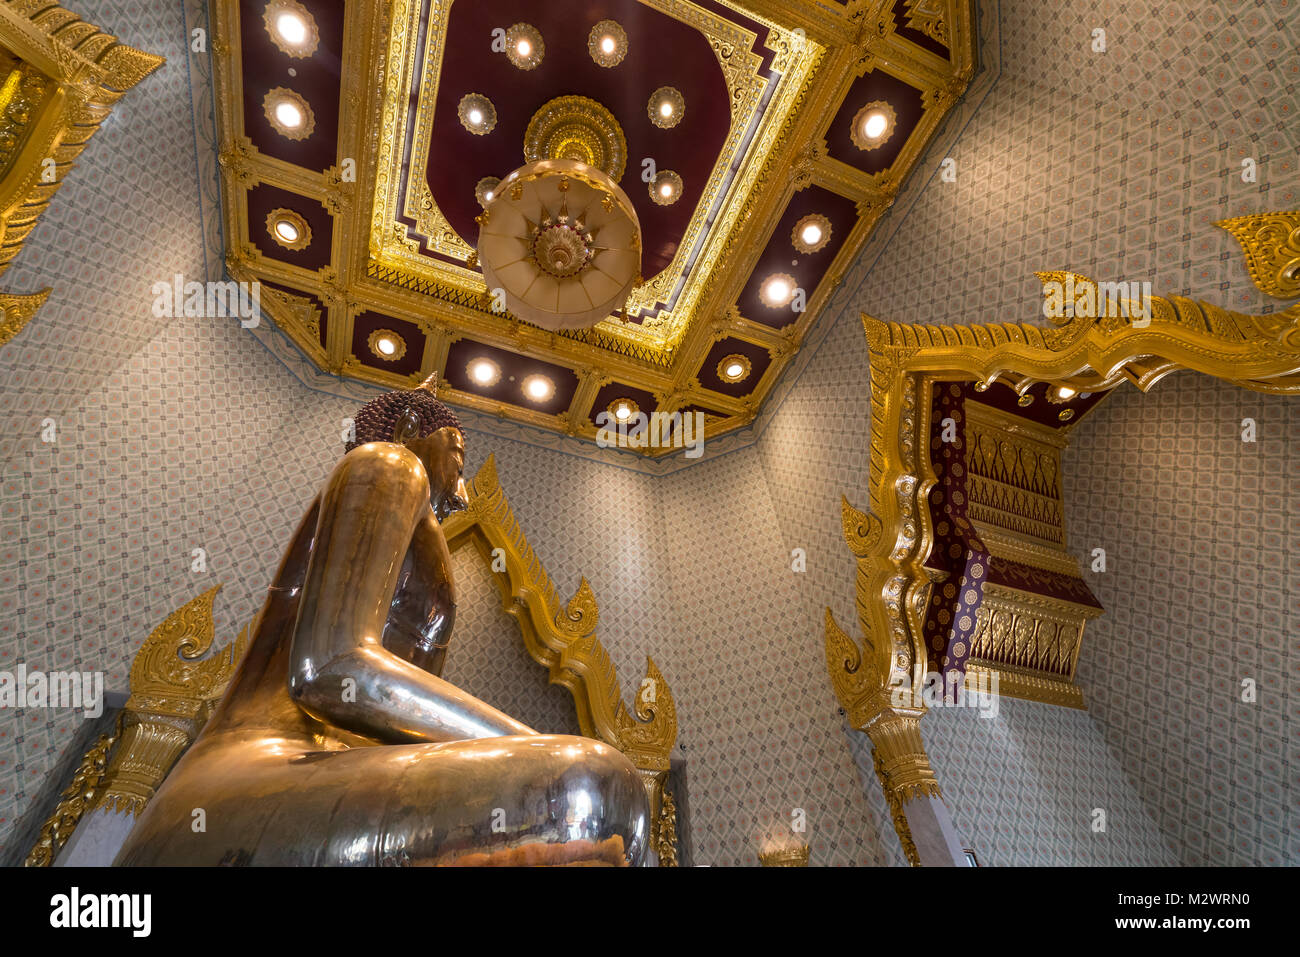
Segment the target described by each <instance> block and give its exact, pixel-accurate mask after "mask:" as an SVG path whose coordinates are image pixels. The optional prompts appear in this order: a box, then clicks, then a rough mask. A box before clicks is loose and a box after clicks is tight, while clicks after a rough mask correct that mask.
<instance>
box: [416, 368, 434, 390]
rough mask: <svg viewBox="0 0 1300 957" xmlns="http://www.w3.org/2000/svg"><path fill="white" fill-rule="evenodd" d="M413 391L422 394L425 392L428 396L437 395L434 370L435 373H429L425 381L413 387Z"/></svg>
mask: <svg viewBox="0 0 1300 957" xmlns="http://www.w3.org/2000/svg"><path fill="white" fill-rule="evenodd" d="M413 391H422V392H427V393H429V395H434V396H436V395H437V394H438V373H437V371H436V370H435V371H433V372H431V373H429V377H428V378H427V379H425V380H424V381H423V382H421V383H420V384H419V385H417V386H416V387H415V390H413Z"/></svg>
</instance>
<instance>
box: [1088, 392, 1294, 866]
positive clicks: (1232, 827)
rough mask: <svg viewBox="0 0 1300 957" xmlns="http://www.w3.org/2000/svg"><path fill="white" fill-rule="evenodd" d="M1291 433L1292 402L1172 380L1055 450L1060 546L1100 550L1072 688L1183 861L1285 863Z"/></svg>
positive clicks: (1095, 419) (1290, 717) (1288, 840)
mask: <svg viewBox="0 0 1300 957" xmlns="http://www.w3.org/2000/svg"><path fill="white" fill-rule="evenodd" d="M1248 417H1249V418H1252V419H1254V420H1255V421H1256V423H1257V428H1258V433H1257V439H1258V441H1256V442H1254V443H1250V442H1243V441H1242V438H1241V436H1242V420H1243V419H1244V418H1248ZM1297 437H1300V401H1297V400H1296V399H1295V398H1290V397H1280V396H1268V395H1259V394H1256V393H1252V392H1246V391H1244V390H1241V389H1237V388H1234V387H1232V386H1230V385H1228V384H1226V383H1222V382H1219V381H1217V380H1214V379H1208V378H1204V377H1200V376H1196V375H1193V374H1191V373H1179V374H1176V375H1174V376H1171V377H1170V378H1168V379H1166V380H1164V381H1163V382H1160V383H1159V384H1157V385H1156V386H1155V388H1154V389H1152V391H1151V392H1150V393H1149V394H1147V395H1143V394H1142V393H1140V392H1138V391H1137V390H1136V389H1133V388H1125V389H1123V390H1122V391H1119V392H1117V393H1115V394H1114V395H1112V396H1110V397H1109V398H1107V399H1106V400H1105V401H1103V402H1102V404H1101V405H1100V406H1098V408H1097V410H1096V411H1095V412H1093V413H1092V414H1091V415H1089V416H1088V417H1087V418H1085V419H1084V420H1083V421H1082V422H1080V424H1079V426H1078V428H1077V429H1076V430H1075V438H1074V440H1073V444H1072V445H1071V447H1070V448H1069V449H1068V450H1067V452H1066V454H1065V460H1064V461H1065V468H1064V473H1065V477H1066V483H1065V490H1064V491H1065V504H1066V508H1067V522H1068V524H1069V530H1070V545H1071V550H1072V551H1073V552H1074V553H1075V554H1076V555H1078V556H1079V557H1080V559H1081V560H1082V559H1086V558H1087V557H1088V556H1090V554H1091V552H1092V549H1094V548H1104V549H1105V551H1106V571H1105V573H1104V574H1094V573H1086V576H1087V578H1088V584H1089V587H1090V588H1092V589H1093V591H1094V592H1095V593H1096V594H1097V597H1098V598H1099V599H1100V600H1101V603H1102V604H1103V605H1104V606H1105V607H1106V614H1105V615H1103V616H1102V617H1101V618H1099V619H1098V620H1097V621H1095V622H1092V623H1091V624H1089V625H1088V630H1087V632H1086V633H1085V635H1084V645H1083V651H1082V655H1081V657H1080V662H1079V682H1080V684H1081V685H1082V686H1083V689H1084V695H1085V697H1086V698H1087V700H1088V702H1089V707H1090V709H1091V712H1092V715H1093V718H1094V720H1095V722H1096V723H1097V725H1098V726H1099V727H1100V728H1101V731H1102V734H1103V735H1104V737H1105V740H1106V743H1107V745H1108V746H1109V747H1110V749H1111V751H1112V752H1113V753H1114V754H1115V755H1116V756H1117V758H1118V760H1119V762H1120V764H1121V765H1122V766H1123V767H1124V769H1125V771H1126V772H1127V773H1128V776H1129V778H1130V780H1131V781H1132V782H1133V784H1134V786H1135V787H1136V788H1137V790H1138V793H1139V794H1140V795H1141V797H1142V800H1143V802H1144V803H1145V804H1146V806H1147V807H1148V808H1149V809H1150V811H1151V813H1152V815H1153V816H1154V817H1155V819H1156V820H1157V821H1158V822H1159V824H1160V826H1161V828H1162V829H1163V830H1164V831H1165V833H1166V834H1167V835H1169V838H1170V841H1171V842H1172V844H1173V846H1174V847H1175V848H1176V849H1177V850H1178V852H1179V857H1180V859H1181V861H1182V862H1183V863H1186V864H1215V865H1225V864H1226V865H1252V864H1271V865H1277V864H1290V865H1295V864H1297V863H1300V837H1298V834H1300V811H1298V810H1297V808H1296V794H1297V793H1300V743H1298V740H1297V733H1296V724H1295V721H1296V713H1297V689H1296V681H1295V675H1296V673H1297V671H1298V670H1300V600H1298V599H1297V596H1300V564H1298V563H1297V558H1296V556H1300V523H1298V522H1297V518H1298V517H1300V484H1298V483H1297V482H1296V479H1297V477H1298V476H1300V443H1297ZM1083 567H1085V568H1087V567H1089V563H1088V562H1084V564H1083ZM1246 679H1253V681H1254V683H1255V688H1256V698H1255V700H1254V701H1250V702H1247V701H1243V700H1242V699H1243V692H1244V691H1245V688H1244V687H1243V681H1245V680H1246Z"/></svg>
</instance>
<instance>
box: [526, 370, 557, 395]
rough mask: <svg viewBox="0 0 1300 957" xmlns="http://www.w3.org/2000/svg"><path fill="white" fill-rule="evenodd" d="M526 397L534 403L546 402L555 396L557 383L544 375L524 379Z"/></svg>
mask: <svg viewBox="0 0 1300 957" xmlns="http://www.w3.org/2000/svg"><path fill="white" fill-rule="evenodd" d="M523 386H524V395H525V396H527V397H528V398H529V399H531V400H532V401H533V402H546V401H548V400H550V399H551V398H552V397H553V396H554V395H555V383H554V382H552V381H551V380H550V379H548V378H547V377H546V376H544V375H530V376H528V378H526V379H524V383H523Z"/></svg>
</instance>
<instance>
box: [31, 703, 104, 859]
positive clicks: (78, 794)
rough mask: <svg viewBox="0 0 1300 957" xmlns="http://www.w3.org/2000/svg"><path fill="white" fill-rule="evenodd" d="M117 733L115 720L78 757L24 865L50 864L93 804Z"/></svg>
mask: <svg viewBox="0 0 1300 957" xmlns="http://www.w3.org/2000/svg"><path fill="white" fill-rule="evenodd" d="M120 733H121V727H120V721H119V727H118V728H117V729H115V730H114V731H113V733H112V734H101V735H100V736H99V740H98V741H96V742H95V743H94V744H93V745H91V748H90V750H89V751H87V752H86V754H85V756H84V757H83V758H82V759H81V764H80V765H78V766H77V770H76V772H75V773H74V774H73V776H72V783H70V784H69V785H68V786H67V787H66V788H65V789H64V791H63V793H62V794H61V795H60V796H59V803H58V805H57V806H56V807H55V808H54V812H53V813H52V814H50V816H49V817H48V818H46V819H45V823H44V824H43V825H41V833H40V837H38V838H37V839H36V844H35V845H34V846H33V847H32V849H31V851H30V852H29V853H28V855H27V860H26V862H25V863H24V866H25V867H49V866H50V865H51V864H53V863H54V859H55V858H56V857H58V855H59V851H60V850H62V848H63V845H64V844H66V843H67V841H68V838H69V837H71V836H72V832H73V831H74V830H76V828H77V824H78V823H80V821H81V818H82V817H83V816H84V815H85V813H86V811H88V810H89V809H90V808H92V807H94V805H95V802H96V801H97V800H98V798H99V793H100V785H101V784H102V783H103V780H104V773H105V771H106V770H107V768H108V753H109V751H110V750H111V749H112V747H113V744H114V742H116V741H117V737H118V735H119V734H120Z"/></svg>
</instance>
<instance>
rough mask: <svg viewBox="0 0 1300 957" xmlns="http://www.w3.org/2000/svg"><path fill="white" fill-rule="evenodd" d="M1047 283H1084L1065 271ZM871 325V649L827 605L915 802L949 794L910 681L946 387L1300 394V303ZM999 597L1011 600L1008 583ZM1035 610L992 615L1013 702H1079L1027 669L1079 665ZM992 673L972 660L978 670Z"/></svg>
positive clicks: (857, 544) (844, 672)
mask: <svg viewBox="0 0 1300 957" xmlns="http://www.w3.org/2000/svg"><path fill="white" fill-rule="evenodd" d="M1039 277H1040V279H1044V280H1047V279H1064V278H1068V277H1067V276H1066V274H1065V273H1042V274H1039ZM1072 281H1073V282H1075V289H1076V292H1077V290H1078V283H1079V282H1085V283H1087V282H1091V280H1087V279H1084V278H1083V277H1073V279H1072ZM1096 293H1097V290H1096V289H1094V290H1093V294H1094V296H1095V295H1096ZM1095 301H1096V300H1095V299H1094V302H1095ZM1097 311H1102V310H1097ZM1085 312H1086V310H1085ZM1103 312H1104V311H1103ZM862 321H863V329H864V332H865V334H866V338H867V343H868V347H869V357H870V375H871V384H872V388H871V449H870V468H869V482H870V488H869V491H870V501H871V505H870V512H869V514H868V513H863V512H858V511H857V510H855V509H852V507H851V506H848V504H847V502H845V503H844V505H843V507H842V512H843V524H844V532H845V540H846V542H847V543H848V545H849V547H850V548H851V549H852V551H853V552H854V554H855V556H856V557H857V564H858V571H857V589H856V591H857V610H858V616H859V626H860V630H861V632H862V634H863V636H864V642H863V644H862V645H859V644H858V643H857V642H856V641H854V640H853V639H852V638H850V637H849V635H848V634H847V633H846V632H845V631H844V630H843V629H841V628H840V627H839V626H838V625H837V624H836V622H835V620H834V617H833V616H832V614H831V612H830V610H829V609H827V612H826V641H825V645H826V663H827V667H828V669H829V674H830V680H831V686H832V688H833V689H834V691H835V694H836V696H837V698H838V699H839V701H840V703H841V705H842V706H843V707H844V709H845V711H846V713H847V714H848V716H849V720H850V722H851V723H852V725H853V726H854V727H855V728H858V729H861V730H865V731H867V733H868V734H869V735H870V736H871V739H872V742H873V744H875V745H876V747H877V749H878V751H879V753H880V755H881V759H882V761H883V767H884V771H885V779H886V782H887V783H886V792H887V793H888V792H889V790H890V789H894V790H897V791H899V797H900V799H903V800H905V799H906V798H905V796H904V793H903V792H905V791H906V792H910V793H917V792H922V793H931V791H930V788H931V787H933V788H934V791H935V793H937V787H938V786H937V782H935V781H934V776H933V771H932V770H930V769H929V762H928V759H927V758H926V757H925V751H924V747H923V745H922V742H921V738H920V733H919V727H914V725H915V722H916V720H917V719H919V717H920V716H921V715H922V714H924V712H925V708H924V706H923V705H922V704H921V703H920V702H919V701H918V696H917V695H916V694H915V691H916V690H917V689H916V688H914V687H913V685H914V681H915V676H914V674H912V673H910V669H911V662H912V661H913V660H915V661H925V660H928V658H927V651H926V647H925V641H924V635H923V625H924V619H923V612H924V604H925V597H926V595H927V594H928V591H929V589H930V587H931V584H932V581H931V578H930V575H929V573H928V572H927V570H926V567H925V559H926V557H927V556H928V554H929V552H930V548H931V546H932V543H933V540H934V530H933V529H932V528H931V527H930V517H929V506H928V503H929V493H930V489H931V488H933V486H934V484H935V480H936V477H935V474H934V472H933V470H932V468H930V466H929V462H928V455H927V456H925V457H924V459H923V458H922V457H921V456H920V455H919V454H918V453H919V452H920V451H921V450H925V449H928V447H929V434H930V407H931V397H932V390H933V387H934V384H935V383H936V382H954V381H957V382H960V381H966V382H974V383H976V384H977V388H978V387H979V386H983V387H985V388H987V387H988V386H989V385H991V384H992V383H994V382H1001V383H1004V384H1005V385H1007V386H1009V387H1011V388H1012V389H1014V390H1016V391H1017V392H1018V393H1020V394H1021V395H1024V394H1025V393H1026V392H1027V390H1028V389H1029V387H1030V386H1032V385H1034V384H1036V383H1048V384H1050V385H1051V386H1054V387H1058V388H1061V387H1064V388H1066V389H1071V390H1073V391H1074V392H1075V393H1079V392H1093V393H1095V392H1102V391H1105V390H1108V389H1110V388H1113V387H1114V386H1117V385H1119V384H1120V383H1122V382H1132V383H1134V384H1135V385H1136V386H1137V387H1138V388H1139V389H1141V390H1142V391H1147V390H1149V389H1151V388H1152V386H1154V384H1155V383H1156V382H1158V381H1159V380H1160V379H1161V378H1162V377H1164V376H1165V375H1167V374H1168V373H1170V372H1172V371H1175V370H1177V369H1189V370H1193V371H1196V372H1200V373H1203V374H1206V375H1212V376H1215V377H1216V378H1220V379H1224V380H1226V381H1228V382H1232V383H1235V384H1237V385H1240V386H1242V387H1244V388H1247V389H1253V390H1256V391H1260V392H1270V393H1282V394H1292V395H1294V394H1300V305H1297V306H1292V307H1291V308H1289V309H1287V310H1284V311H1282V312H1280V313H1273V314H1268V315H1247V314H1243V313H1238V312H1234V311H1231V310H1227V309H1222V308H1220V307H1217V306H1214V305H1212V304H1210V303H1206V302H1201V301H1197V300H1192V299H1187V298H1183V297H1169V298H1162V297H1158V296H1155V297H1151V301H1150V311H1149V314H1148V315H1146V316H1142V315H1139V314H1136V313H1135V312H1134V311H1133V310H1131V309H1127V308H1122V309H1118V310H1112V311H1110V312H1109V313H1107V314H1103V315H1095V314H1094V315H1087V314H1081V312H1080V310H1077V309H1076V310H1074V314H1073V315H1071V316H1069V317H1068V318H1065V319H1064V321H1063V322H1062V323H1061V324H1060V325H1059V326H1057V327H1056V328H1047V329H1044V328H1042V327H1040V326H1037V325H1030V324H1019V323H990V324H986V325H921V324H913V323H887V322H881V321H879V320H876V319H873V318H871V317H869V316H865V315H864V316H863V317H862ZM1040 478H1041V479H1043V480H1044V481H1047V477H1046V476H1040ZM1054 483H1055V479H1054V478H1053V479H1052V480H1051V483H1050V484H1054ZM877 528H879V531H877ZM1048 544H1051V545H1055V544H1056V543H1054V542H1049V543H1045V542H1037V543H1035V542H1034V541H1033V540H1032V539H1026V540H1024V541H1022V542H1021V543H1020V544H1018V545H1017V546H1015V547H1016V548H1017V550H1018V553H1019V554H1025V555H1033V554H1038V553H1045V552H1047V551H1048V549H1047V548H1046V546H1047V545H1048ZM993 597H994V599H995V602H996V600H997V598H998V592H997V589H994V590H993ZM1004 597H1005V596H1004ZM990 608H991V609H992V605H991V606H990ZM992 614H993V612H992V611H990V615H992ZM1021 617H1022V618H1023V619H1024V622H1022V623H1021V624H1020V627H1019V628H1018V629H1017V628H1016V627H1014V624H1015V623H1014V622H1012V621H1011V620H1010V619H1008V620H1007V622H1006V625H1005V627H1003V626H1001V625H1000V624H999V623H997V622H994V621H992V620H990V624H988V625H986V626H985V627H986V628H991V629H992V630H993V632H994V635H993V636H992V637H991V638H990V637H989V636H985V639H984V640H985V641H986V643H987V642H988V641H990V640H993V641H1000V642H1001V644H1000V645H998V647H1000V648H1002V649H1003V651H1002V652H995V653H996V654H1003V655H1004V656H1010V657H1009V660H1008V661H1007V664H1006V665H998V671H999V673H1000V674H1003V675H1008V676H1010V680H1011V681H1012V683H1013V688H1012V689H1009V693H1013V694H1014V693H1017V690H1018V691H1020V692H1023V693H1024V695H1025V696H1032V697H1036V698H1038V700H1048V701H1053V703H1067V704H1068V703H1070V702H1069V701H1068V700H1064V697H1065V695H1064V694H1063V692H1062V688H1063V681H1064V678H1063V675H1062V674H1059V673H1058V674H1054V675H1053V674H1043V673H1039V672H1037V671H1034V670H1032V669H1029V668H1025V667H1024V666H1023V665H1020V664H1014V663H1013V662H1015V661H1022V662H1023V661H1028V660H1033V659H1034V658H1035V657H1037V656H1039V655H1040V651H1045V653H1046V655H1047V657H1048V658H1051V659H1052V660H1053V661H1054V662H1055V666H1054V667H1055V669H1056V671H1057V672H1060V671H1061V670H1062V669H1063V667H1064V665H1063V664H1062V662H1063V661H1064V662H1065V664H1066V665H1068V666H1069V668H1070V669H1071V674H1070V679H1071V680H1072V678H1073V674H1072V670H1073V668H1074V665H1075V662H1076V661H1077V655H1078V632H1075V631H1071V630H1069V629H1068V628H1067V629H1066V632H1065V633H1064V634H1063V633H1062V628H1061V626H1062V624H1069V623H1068V622H1055V624H1056V629H1055V633H1054V634H1048V635H1047V638H1046V641H1045V643H1040V642H1039V640H1038V631H1037V627H1038V626H1037V625H1036V626H1035V631H1034V636H1033V637H1034V644H1033V648H1032V654H1031V648H1030V644H1029V639H1030V635H1029V631H1028V624H1027V623H1029V622H1030V621H1031V619H1033V620H1034V621H1042V620H1045V617H1044V615H1043V614H1041V613H1040V614H1039V615H1038V617H1037V618H1036V619H1034V618H1033V616H1032V615H1029V614H1028V613H1026V614H1024V615H1022V616H1021ZM999 629H1001V631H999ZM1050 631H1051V629H1050V628H1049V632H1050ZM998 634H1001V635H1002V637H1001V638H1000V639H998V638H997V635H998ZM1008 642H1009V644H1008ZM1040 663H1041V662H1040ZM983 667H985V666H983V665H980V664H978V663H975V664H972V666H971V669H970V670H969V672H968V675H969V674H973V673H975V672H977V671H979V670H980V669H981V668H983ZM900 683H902V684H901V687H902V688H903V689H906V688H912V691H913V694H912V695H911V696H910V699H909V697H908V696H906V695H903V696H901V697H902V699H903V700H904V701H905V702H907V703H908V704H909V708H901V707H898V706H897V705H895V703H894V702H893V701H892V700H891V697H890V694H889V692H890V691H891V690H892V689H893V688H895V687H898V686H899V684H900ZM1048 685H1050V686H1048ZM900 839H901V836H900Z"/></svg>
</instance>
